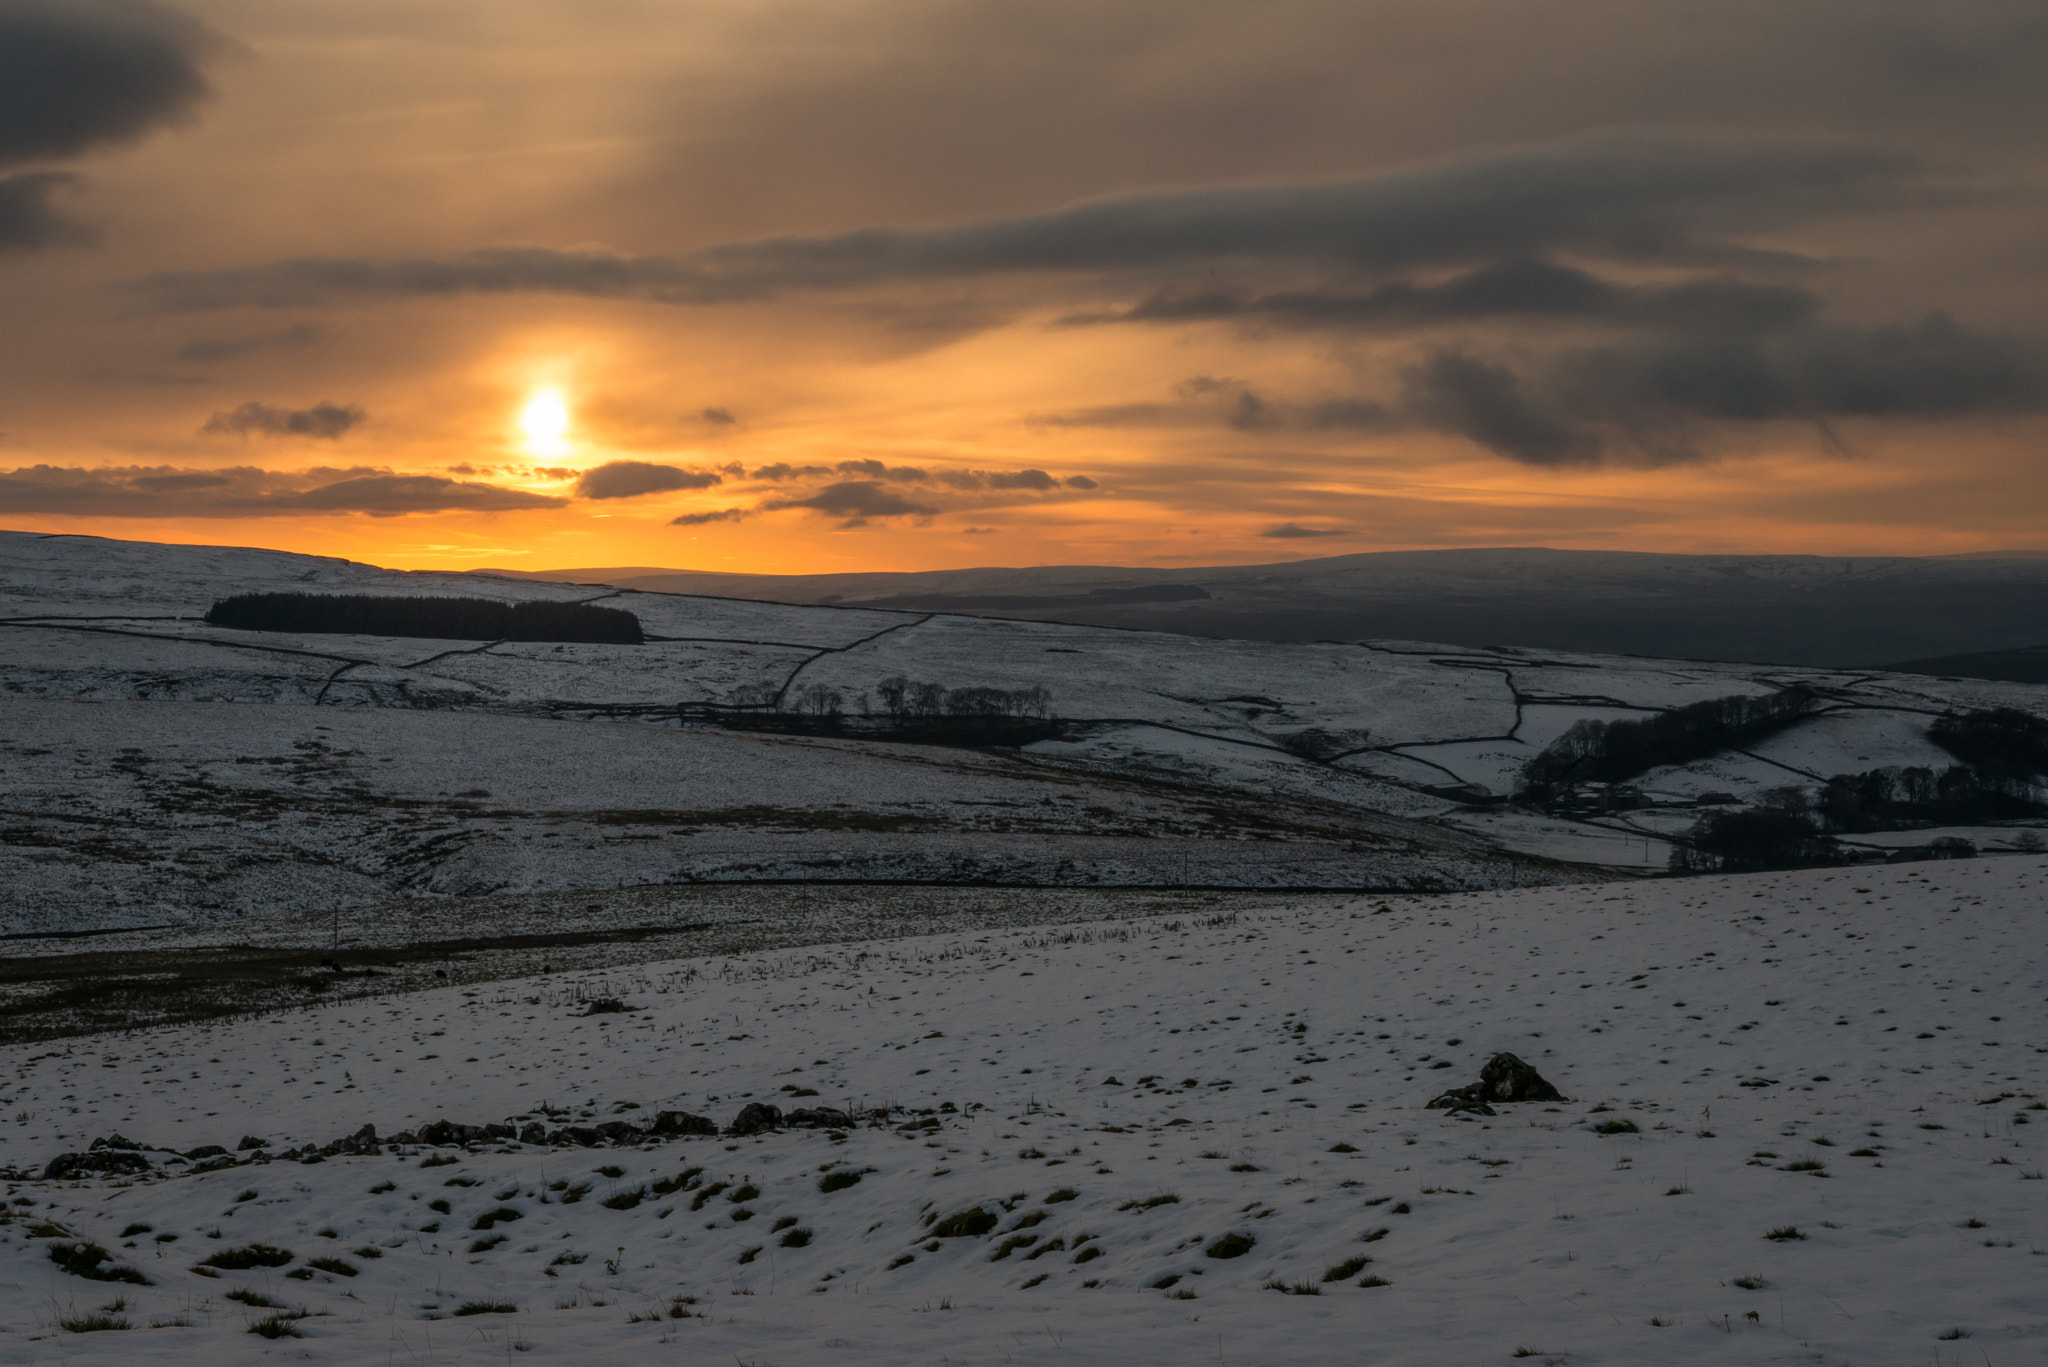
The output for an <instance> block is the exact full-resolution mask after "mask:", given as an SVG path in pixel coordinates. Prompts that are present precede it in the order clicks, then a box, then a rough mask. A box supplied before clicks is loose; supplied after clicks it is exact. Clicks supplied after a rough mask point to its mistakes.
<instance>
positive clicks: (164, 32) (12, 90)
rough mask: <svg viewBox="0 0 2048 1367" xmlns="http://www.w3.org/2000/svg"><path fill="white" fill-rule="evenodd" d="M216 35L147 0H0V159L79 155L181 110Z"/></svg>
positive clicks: (199, 91)
mask: <svg viewBox="0 0 2048 1367" xmlns="http://www.w3.org/2000/svg"><path fill="white" fill-rule="evenodd" d="M219 45H220V40H219V39H218V38H216V37H215V36H214V35H213V34H211V33H210V32H209V31H208V30H207V29H206V28H205V27H204V26H203V25H201V24H199V23H198V22H197V21H195V20H193V19H191V18H189V17H187V16H186V15H184V14H181V13H179V12H178V11H177V10H174V9H171V8H170V7H169V6H166V5H160V4H155V3H153V2H152V0H0V164H5V163H18V162H24V161H44V160H51V159H63V158H70V157H76V156H80V155H82V154H84V153H86V152H89V151H91V150H93V149H94V148H97V147H103V146H106V145H109V144H115V143H123V142H129V141H132V140H133V139H135V138H138V137H141V136H142V135H143V134H145V133H147V132H150V131H151V130H153V129H156V128H159V127H162V126H163V125H165V124H168V123H173V122H175V121H177V120H178V119H180V118H182V117H183V116H185V115H186V114H187V113H189V112H190V111H191V109H192V108H193V106H194V105H196V104H197V103H198V102H199V101H200V100H201V99H202V98H204V97H205V95H206V94H207V83H206V78H205V76H204V75H203V74H202V73H201V70H200V66H201V63H202V62H203V60H204V59H205V58H206V57H207V56H208V55H209V54H210V53H211V52H212V51H213V50H215V49H216V48H217V47H218V46H219Z"/></svg>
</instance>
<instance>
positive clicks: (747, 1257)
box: [739, 1244, 763, 1267]
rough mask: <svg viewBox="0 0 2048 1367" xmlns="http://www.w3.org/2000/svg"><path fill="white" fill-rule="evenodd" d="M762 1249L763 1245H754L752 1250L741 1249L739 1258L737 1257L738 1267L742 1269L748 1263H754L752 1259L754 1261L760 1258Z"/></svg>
mask: <svg viewBox="0 0 2048 1367" xmlns="http://www.w3.org/2000/svg"><path fill="white" fill-rule="evenodd" d="M762 1248H763V1245H761V1244H755V1245H754V1246H753V1247H752V1248H743V1249H741V1250H740V1257H739V1262H740V1266H742V1267H744V1266H746V1265H747V1264H748V1263H750V1262H752V1261H754V1259H756V1258H758V1257H760V1256H761V1249H762Z"/></svg>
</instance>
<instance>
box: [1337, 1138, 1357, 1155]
mask: <svg viewBox="0 0 2048 1367" xmlns="http://www.w3.org/2000/svg"><path fill="white" fill-rule="evenodd" d="M1330 1152H1331V1153H1357V1152H1358V1145H1356V1144H1346V1143H1345V1142H1344V1141H1343V1140H1341V1139H1340V1140H1338V1141H1337V1142H1336V1143H1334V1144H1332V1145H1330Z"/></svg>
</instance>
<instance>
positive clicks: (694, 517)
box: [668, 508, 753, 527]
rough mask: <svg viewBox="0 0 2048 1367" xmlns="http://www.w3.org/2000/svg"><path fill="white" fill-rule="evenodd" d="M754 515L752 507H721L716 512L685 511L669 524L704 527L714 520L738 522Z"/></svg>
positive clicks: (673, 525) (670, 520) (673, 518)
mask: <svg viewBox="0 0 2048 1367" xmlns="http://www.w3.org/2000/svg"><path fill="white" fill-rule="evenodd" d="M752 515H753V510H752V509H750V508H721V509H719V510H718V511H717V512H715V513H684V514H683V515H682V516H681V517H672V518H670V519H669V520H668V525H669V526H671V527H702V526H705V525H706V524H707V523H712V522H738V521H739V520H740V519H742V518H745V517H751V516H752Z"/></svg>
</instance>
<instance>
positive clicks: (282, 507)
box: [0, 465, 567, 517]
mask: <svg viewBox="0 0 2048 1367" xmlns="http://www.w3.org/2000/svg"><path fill="white" fill-rule="evenodd" d="M566 502H567V500H565V499H559V498H545V497H543V496H541V495H539V494H529V493H525V492H523V491H520V490H517V489H500V488H497V487H495V486H493V485H489V484H477V483H466V482H459V481H456V480H452V479H444V478H442V477H440V476H438V475H398V474H393V473H391V472H390V471H388V470H375V469H368V468H364V467H356V468H354V469H344V470H337V469H314V470H307V471H294V472H286V471H270V470H262V469H258V468H255V467H253V466H234V467H230V468H227V469H222V470H181V469H178V468H176V467H172V466H114V467H103V468H98V469H85V468H76V467H61V466H50V465H36V466H30V467H25V468H22V469H16V470H11V471H7V472H4V473H0V505H4V506H5V507H7V508H8V509H10V510H11V511H16V512H22V513H50V514H70V515H76V516H83V517H267V516H276V515H281V514H304V513H368V514H370V515H371V516H373V517H394V516H398V515H400V514H404V513H425V512H448V511H464V512H512V511H519V510H523V509H530V508H559V507H562V506H564V505H565V503H566Z"/></svg>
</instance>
